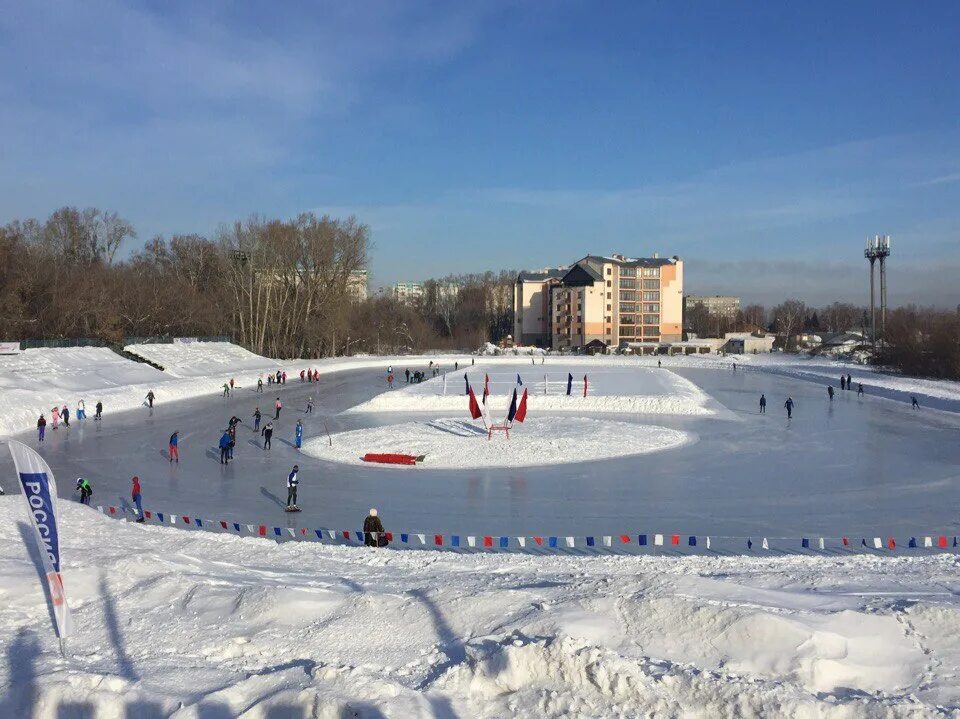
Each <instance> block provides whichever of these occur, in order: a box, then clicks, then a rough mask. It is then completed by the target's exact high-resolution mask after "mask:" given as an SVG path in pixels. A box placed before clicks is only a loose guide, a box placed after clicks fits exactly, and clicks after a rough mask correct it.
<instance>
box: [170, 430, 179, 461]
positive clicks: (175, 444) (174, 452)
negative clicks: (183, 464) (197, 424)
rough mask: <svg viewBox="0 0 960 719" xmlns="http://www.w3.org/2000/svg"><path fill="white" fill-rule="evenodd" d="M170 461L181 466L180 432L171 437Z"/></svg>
mask: <svg viewBox="0 0 960 719" xmlns="http://www.w3.org/2000/svg"><path fill="white" fill-rule="evenodd" d="M169 449H170V461H171V462H176V463H177V464H180V430H177V431H176V432H174V433H173V434H171V435H170V447H169Z"/></svg>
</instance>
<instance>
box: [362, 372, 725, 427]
mask: <svg viewBox="0 0 960 719" xmlns="http://www.w3.org/2000/svg"><path fill="white" fill-rule="evenodd" d="M498 366H502V365H501V363H500V362H496V361H495V362H491V363H490V367H491V368H493V369H491V372H490V373H484V372H480V371H478V369H477V367H471V368H470V370H471V371H470V372H469V373H468V378H469V381H470V384H471V386H472V387H473V388H474V392H475V393H476V395H477V398H478V400H479V399H480V396H481V394H482V392H483V384H484V376H485V374H488V375H489V377H490V380H491V382H490V392H491V395H490V397H489V398H488V399H487V402H488V406H489V407H490V410H491V416H494V417H497V416H502V415H503V414H505V413H506V410H507V408H508V407H509V405H510V401H511V398H512V396H513V389H514V388H515V387H516V389H517V390H518V392H522V391H523V390H524V389H525V388H526V389H527V390H528V392H529V406H530V411H531V412H540V413H543V412H578V413H580V412H582V413H589V412H600V413H617V414H634V413H643V414H671V415H712V414H716V410H715V409H713V408H711V407H709V406H707V403H708V402H709V400H710V397H709V396H708V395H707V394H706V393H705V392H703V391H702V390H701V389H700V388H699V387H697V386H696V385H695V384H694V383H693V382H691V381H690V380H688V379H685V378H683V377H681V376H680V375H678V374H675V373H674V372H670V371H669V370H658V369H653V368H649V367H637V366H636V365H634V366H632V367H622V366H617V365H608V366H607V367H600V368H596V369H593V368H587V376H588V385H589V387H588V392H587V396H586V397H584V396H583V374H582V373H583V372H584V367H583V366H577V365H567V364H563V365H561V364H553V365H550V366H549V367H546V368H545V367H544V366H542V365H537V366H531V365H527V366H526V370H524V369H522V368H523V365H520V366H519V367H520V368H521V369H520V374H521V375H522V376H523V375H525V376H526V378H527V379H526V384H524V385H523V386H519V385H517V384H516V377H517V373H516V372H507V373H496V372H495V371H494V369H495V368H497V367H498ZM545 369H547V370H549V371H548V372H547V374H546V378H544V370H545ZM568 372H569V373H575V374H574V380H573V388H572V393H571V395H570V396H567V395H566V391H567V374H568ZM398 376H399V375H398ZM521 378H522V377H521ZM397 386H398V387H399V388H400V389H397V390H394V391H388V392H384V393H382V394H379V395H377V396H376V397H374V398H372V399H370V400H368V401H367V402H364V403H362V404H359V405H357V406H355V407H352V408H351V409H349V410H347V411H348V412H463V411H465V410H466V407H467V398H466V394H465V392H466V385H465V382H464V379H463V375H462V374H460V373H454V372H450V373H448V374H447V375H446V380H445V379H444V376H439V377H433V378H431V379H429V380H427V381H425V382H421V383H419V384H411V385H406V384H403V383H402V380H400V384H398V385H397Z"/></svg>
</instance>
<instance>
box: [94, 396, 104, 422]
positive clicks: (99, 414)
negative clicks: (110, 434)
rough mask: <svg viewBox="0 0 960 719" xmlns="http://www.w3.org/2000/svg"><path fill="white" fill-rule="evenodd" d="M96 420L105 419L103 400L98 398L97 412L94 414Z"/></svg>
mask: <svg viewBox="0 0 960 719" xmlns="http://www.w3.org/2000/svg"><path fill="white" fill-rule="evenodd" d="M93 418H94V419H95V420H101V419H103V402H101V401H100V400H97V406H96V414H94V415H93Z"/></svg>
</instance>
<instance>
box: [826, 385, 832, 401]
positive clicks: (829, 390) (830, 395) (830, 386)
mask: <svg viewBox="0 0 960 719" xmlns="http://www.w3.org/2000/svg"><path fill="white" fill-rule="evenodd" d="M827 396H828V397H829V398H830V401H831V402H833V385H832V384H831V385H827Z"/></svg>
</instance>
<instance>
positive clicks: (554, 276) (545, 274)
mask: <svg viewBox="0 0 960 719" xmlns="http://www.w3.org/2000/svg"><path fill="white" fill-rule="evenodd" d="M568 271H569V270H568V268H566V267H551V268H550V269H548V270H543V271H540V272H528V271H527V270H524V271H523V272H521V273H520V274H519V275H517V282H544V281H545V280H559V279H560V278H561V277H563V276H564V275H565V274H567V272H568Z"/></svg>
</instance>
